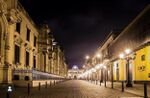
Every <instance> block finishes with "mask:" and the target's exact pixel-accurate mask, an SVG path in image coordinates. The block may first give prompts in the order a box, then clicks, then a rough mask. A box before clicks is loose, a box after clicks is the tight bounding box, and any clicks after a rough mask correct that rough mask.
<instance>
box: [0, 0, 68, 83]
mask: <svg viewBox="0 0 150 98" xmlns="http://www.w3.org/2000/svg"><path fill="white" fill-rule="evenodd" d="M0 28H1V29H0V30H1V31H0V83H12V82H13V81H18V80H20V81H28V80H37V79H48V78H52V77H51V74H56V76H60V78H63V77H64V76H66V71H67V65H66V63H65V60H64V54H63V52H62V54H59V55H60V56H62V55H63V56H62V57H61V61H59V60H60V59H57V60H58V61H57V62H60V63H61V64H58V66H59V72H57V73H55V72H54V69H55V67H56V66H55V65H53V63H54V56H53V54H54V53H55V51H54V50H55V49H54V47H53V37H52V34H51V32H50V29H49V28H48V26H47V25H46V24H43V25H42V26H40V27H37V26H36V25H35V23H34V22H33V21H32V19H31V18H30V17H29V15H28V13H27V12H26V11H25V9H24V8H23V7H22V6H21V4H20V3H19V2H18V0H1V1H0ZM60 56H59V57H60ZM62 59H63V60H62ZM61 69H62V70H61Z"/></svg>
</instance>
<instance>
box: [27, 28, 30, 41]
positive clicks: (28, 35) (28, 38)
mask: <svg viewBox="0 0 150 98" xmlns="http://www.w3.org/2000/svg"><path fill="white" fill-rule="evenodd" d="M27 41H30V29H29V28H27Z"/></svg>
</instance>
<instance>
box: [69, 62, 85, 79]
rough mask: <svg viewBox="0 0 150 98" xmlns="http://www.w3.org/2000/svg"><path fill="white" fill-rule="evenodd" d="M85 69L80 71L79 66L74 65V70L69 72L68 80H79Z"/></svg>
mask: <svg viewBox="0 0 150 98" xmlns="http://www.w3.org/2000/svg"><path fill="white" fill-rule="evenodd" d="M83 71H84V70H83V69H79V68H78V66H76V65H74V66H73V67H72V69H69V70H68V76H67V77H68V79H77V78H79V76H80V74H82V73H83Z"/></svg>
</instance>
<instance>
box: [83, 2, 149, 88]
mask: <svg viewBox="0 0 150 98" xmlns="http://www.w3.org/2000/svg"><path fill="white" fill-rule="evenodd" d="M149 17H150V5H148V6H147V7H146V8H145V9H144V10H143V11H142V12H141V13H140V14H139V15H138V16H137V17H136V18H135V19H134V20H133V21H132V22H131V23H130V24H129V25H128V26H127V27H126V28H125V29H124V30H123V31H111V33H110V35H109V36H108V37H107V38H106V40H105V41H104V43H103V44H102V45H101V46H100V47H99V48H98V50H97V51H96V53H95V54H94V56H93V57H91V58H90V59H91V60H92V62H91V66H92V68H94V69H96V66H99V68H97V69H96V71H95V72H92V73H91V70H90V69H91V68H90V69H89V70H90V71H87V73H85V74H83V76H85V75H86V77H88V78H94V80H101V81H103V80H104V78H105V79H106V80H107V81H126V86H127V87H131V86H132V84H133V83H134V82H141V81H150V67H149V66H150V20H149ZM126 49H128V51H129V49H130V52H129V53H127V52H126V51H125V50H126ZM97 53H99V54H101V55H102V56H101V57H100V58H98V57H97V56H96V54H97ZM121 53H123V54H124V55H122V57H119V55H120V54H121ZM85 65H86V64H85ZM100 65H103V66H100ZM104 66H105V68H104ZM89 73H90V75H89Z"/></svg>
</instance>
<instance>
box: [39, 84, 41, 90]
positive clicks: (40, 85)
mask: <svg viewBox="0 0 150 98" xmlns="http://www.w3.org/2000/svg"><path fill="white" fill-rule="evenodd" d="M40 90H41V83H40V82H39V91H40Z"/></svg>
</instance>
